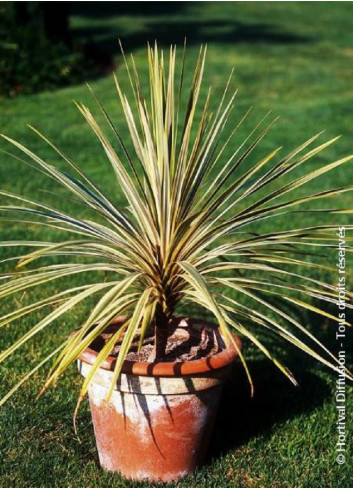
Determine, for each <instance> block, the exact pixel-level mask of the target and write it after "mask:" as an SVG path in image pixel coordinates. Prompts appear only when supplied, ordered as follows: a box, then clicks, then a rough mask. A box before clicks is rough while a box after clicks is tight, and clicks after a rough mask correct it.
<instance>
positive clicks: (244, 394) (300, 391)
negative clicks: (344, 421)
mask: <svg viewBox="0 0 353 489" xmlns="http://www.w3.org/2000/svg"><path fill="white" fill-rule="evenodd" d="M249 368H250V371H251V374H252V377H253V381H254V385H255V394H254V397H253V398H251V397H250V392H249V384H248V382H247V379H246V378H245V375H244V373H243V372H242V371H241V370H242V366H241V365H240V364H236V365H235V367H234V369H233V372H232V375H231V377H230V378H229V380H228V381H227V382H226V385H225V387H224V390H223V394H222V398H221V403H220V407H219V411H218V414H217V418H216V422H215V428H214V433H213V437H212V439H211V443H210V452H209V456H208V459H207V461H206V464H210V463H211V461H212V459H214V458H218V457H219V456H221V455H223V454H225V453H227V452H228V451H230V450H234V449H236V448H238V447H240V446H241V445H243V444H245V443H247V442H248V441H249V440H250V439H252V438H253V437H255V436H257V435H262V436H268V437H269V436H271V434H272V430H273V427H274V426H275V425H276V424H278V423H281V422H284V421H286V420H288V419H291V418H294V417H296V416H297V415H300V414H302V413H307V412H310V411H312V410H313V409H315V408H316V407H318V406H320V405H322V404H323V402H324V400H325V399H326V398H327V397H328V396H329V395H330V389H329V387H328V385H327V383H326V382H325V381H324V380H322V379H321V378H320V377H318V376H316V375H314V374H312V373H309V372H307V371H305V370H304V369H302V368H300V371H297V372H295V373H296V378H297V380H298V382H299V386H298V387H295V386H294V385H292V384H291V383H290V381H289V380H288V379H287V378H286V377H285V376H284V375H283V374H282V373H281V372H280V371H279V370H278V369H277V368H276V367H274V366H273V365H272V364H271V362H270V361H267V360H263V361H256V362H253V363H252V364H251V363H250V365H249ZM297 370H299V369H297Z"/></svg>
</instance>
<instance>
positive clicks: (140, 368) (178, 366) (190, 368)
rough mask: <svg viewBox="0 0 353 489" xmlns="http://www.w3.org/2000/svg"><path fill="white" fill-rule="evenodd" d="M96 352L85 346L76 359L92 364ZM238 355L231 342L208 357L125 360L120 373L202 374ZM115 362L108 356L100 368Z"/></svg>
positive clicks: (213, 325)
mask: <svg viewBox="0 0 353 489" xmlns="http://www.w3.org/2000/svg"><path fill="white" fill-rule="evenodd" d="M121 319H122V318H121V317H118V318H116V319H115V320H114V321H112V323H111V324H116V323H118V322H120V321H121ZM177 319H178V320H180V321H181V320H186V321H190V322H191V321H192V322H195V323H198V324H203V325H205V326H208V327H211V328H214V329H217V330H218V331H219V327H218V326H216V325H215V324H213V323H209V322H207V321H204V320H199V319H192V318H184V317H180V316H178V317H177ZM232 336H233V338H234V340H235V343H236V345H237V347H238V349H240V348H241V345H242V342H241V340H240V338H239V337H238V336H237V335H235V334H234V335H232ZM97 355H98V353H97V352H96V351H95V350H93V349H92V348H86V349H85V350H84V351H83V352H82V353H81V355H80V356H79V357H78V359H79V360H80V361H82V362H85V363H88V364H89V365H93V363H94V362H95V360H96V358H97ZM238 356H239V354H238V351H237V349H236V347H235V346H234V345H233V344H232V343H230V342H229V343H228V345H227V346H226V347H225V348H224V349H223V350H222V351H220V352H219V353H216V354H215V355H212V356H211V357H208V358H200V359H197V360H187V361H182V362H154V363H151V362H138V361H131V360H125V361H124V363H123V366H122V370H121V371H122V373H124V374H133V375H140V376H152V377H177V376H184V375H193V374H202V373H206V372H211V371H214V370H219V369H222V368H224V367H227V366H228V365H230V364H231V363H233V362H234V360H235V359H236V358H237V357H238ZM115 363H116V357H113V356H108V357H107V358H106V359H105V360H104V362H103V363H102V364H101V366H100V368H102V369H103V370H110V371H112V370H114V367H115Z"/></svg>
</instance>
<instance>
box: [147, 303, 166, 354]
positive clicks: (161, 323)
mask: <svg viewBox="0 0 353 489" xmlns="http://www.w3.org/2000/svg"><path fill="white" fill-rule="evenodd" d="M168 322H169V314H168V313H166V311H165V310H164V309H163V306H162V305H158V306H157V308H156V316H155V327H154V348H153V353H152V354H151V356H150V358H149V361H156V360H163V359H164V357H165V354H166V348H167V342H168V336H169V328H168Z"/></svg>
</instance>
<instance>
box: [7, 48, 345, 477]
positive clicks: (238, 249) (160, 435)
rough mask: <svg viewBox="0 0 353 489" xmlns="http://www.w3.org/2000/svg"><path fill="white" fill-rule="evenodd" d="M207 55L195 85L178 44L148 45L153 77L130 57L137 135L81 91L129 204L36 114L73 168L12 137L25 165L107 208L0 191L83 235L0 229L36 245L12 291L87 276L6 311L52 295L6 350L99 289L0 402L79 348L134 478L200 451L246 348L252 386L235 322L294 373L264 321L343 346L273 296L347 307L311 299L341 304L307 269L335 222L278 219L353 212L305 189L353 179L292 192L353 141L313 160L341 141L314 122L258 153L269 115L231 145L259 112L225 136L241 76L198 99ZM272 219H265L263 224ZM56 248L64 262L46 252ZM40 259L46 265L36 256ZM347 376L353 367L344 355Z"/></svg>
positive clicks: (12, 280)
mask: <svg viewBox="0 0 353 489" xmlns="http://www.w3.org/2000/svg"><path fill="white" fill-rule="evenodd" d="M205 54H206V49H204V48H201V50H200V53H199V57H198V60H197V63H196V67H195V69H194V74H193V78H192V83H191V87H190V89H189V90H188V91H189V95H188V99H187V100H186V99H185V98H184V95H183V94H184V84H185V82H184V72H185V63H184V60H185V49H184V53H183V56H182V58H181V68H180V70H179V71H178V74H177V70H176V49H175V47H171V48H170V52H169V56H168V59H167V61H166V57H165V56H164V55H163V52H160V51H159V50H158V48H157V45H156V46H154V47H148V49H147V57H148V70H149V85H148V86H147V87H146V86H145V84H143V83H142V81H141V80H140V79H139V75H138V70H137V68H136V65H135V62H134V59H133V58H132V59H131V64H130V65H129V63H128V62H127V61H126V60H125V65H126V69H127V73H128V78H129V80H130V84H131V87H130V88H131V92H132V101H131V100H130V98H129V97H128V96H127V95H126V94H125V92H124V91H123V89H122V88H121V86H120V82H119V80H118V79H117V78H116V77H115V85H116V90H117V95H118V99H119V100H120V104H121V107H122V114H123V115H124V117H125V120H126V125H127V129H128V130H127V131H126V134H120V133H119V132H118V130H117V129H116V127H115V125H114V121H113V120H112V119H111V118H110V116H109V115H108V114H107V112H106V111H105V109H104V108H103V106H102V105H101V104H100V102H99V101H98V100H97V103H98V106H99V108H100V110H101V112H102V116H103V117H104V119H105V121H106V123H107V126H108V127H109V129H110V130H111V131H112V135H113V137H114V141H115V143H114V144H113V143H112V142H111V141H110V139H109V138H108V137H107V135H106V134H105V132H104V131H103V129H102V125H101V124H99V123H98V122H97V120H96V118H95V117H94V116H93V115H92V113H91V111H90V110H89V109H88V108H87V107H86V106H84V105H82V104H77V106H78V108H79V110H80V111H81V113H82V115H83V116H84V118H85V119H86V121H87V122H88V124H89V126H90V127H91V129H92V130H93V132H94V133H95V135H96V136H97V138H98V140H99V141H100V143H101V145H102V147H103V150H104V152H105V154H106V156H107V158H108V159H109V161H110V163H111V165H112V167H113V170H114V173H115V176H116V179H117V189H118V192H120V193H122V194H123V195H124V198H125V199H126V202H127V204H128V207H127V208H126V207H122V206H118V205H117V204H116V203H114V201H113V198H112V197H111V196H109V195H107V194H105V193H104V192H103V191H102V190H101V189H100V188H99V187H98V185H97V184H96V183H94V182H93V181H92V180H91V179H90V178H88V176H87V175H85V173H84V172H83V170H82V169H80V168H79V167H77V166H76V165H75V163H74V162H73V161H71V159H70V158H69V157H68V156H66V155H65V154H64V153H63V151H62V150H61V149H59V148H58V147H56V146H55V145H54V144H53V143H51V142H50V141H49V140H47V139H46V137H45V136H43V135H42V134H41V133H39V132H38V131H37V130H36V129H33V128H32V129H33V130H34V131H35V132H36V133H37V134H38V135H39V136H40V137H42V138H43V140H44V141H45V142H46V143H48V144H49V145H50V146H51V147H52V148H53V150H55V151H56V152H57V153H58V154H59V155H60V156H61V157H62V158H63V160H64V161H65V163H66V165H67V171H62V170H59V169H58V168H56V167H54V166H52V165H50V164H49V163H47V162H46V161H44V160H43V159H41V158H40V157H39V156H37V155H36V154H34V153H33V152H32V151H30V150H29V149H27V148H26V147H24V146H23V145H21V144H20V143H19V142H16V141H14V140H12V139H11V138H9V137H8V136H4V138H5V139H6V140H7V141H9V142H10V143H12V145H14V146H15V147H16V148H17V149H18V150H20V152H22V153H23V154H24V155H25V158H26V160H25V161H26V162H27V163H28V164H30V165H32V166H34V167H35V168H37V169H39V170H40V171H41V172H44V173H45V174H46V175H48V176H49V177H51V178H52V179H53V180H54V181H56V182H57V183H58V184H59V185H61V186H63V187H64V188H65V189H66V190H68V191H69V192H70V193H71V194H73V196H74V197H75V199H76V200H78V201H79V202H80V203H81V204H83V205H84V206H86V207H87V208H88V209H89V210H90V211H92V212H93V214H95V216H96V218H95V220H93V219H88V218H78V217H77V216H76V215H74V214H69V213H67V212H64V211H62V210H58V209H57V208H54V207H52V206H51V205H49V204H45V203H42V202H37V201H35V200H32V199H28V198H25V197H20V196H17V195H14V194H11V193H10V192H6V191H2V192H1V195H2V197H3V198H5V199H10V200H11V203H9V204H8V203H6V204H3V205H1V212H10V213H13V214H15V215H16V218H17V219H19V220H21V219H22V220H23V221H24V222H27V220H28V215H30V216H31V222H35V223H36V224H39V225H42V226H49V227H51V228H54V229H56V230H59V231H64V232H69V233H71V234H72V237H71V239H65V240H60V239H59V240H58V241H55V242H47V241H43V242H42V241H39V242H38V241H36V242H33V241H22V240H21V241H13V242H3V243H2V245H4V246H13V247H16V246H21V247H22V246H24V247H26V246H28V247H29V248H32V249H34V251H33V250H32V251H30V252H29V253H25V254H23V255H21V256H20V257H16V260H17V265H16V269H15V271H14V272H13V273H6V274H4V276H3V277H2V278H3V279H4V280H3V283H2V285H1V286H0V298H1V299H3V298H5V297H7V296H10V295H12V294H18V293H23V292H25V291H28V290H30V289H31V288H32V287H36V286H38V287H43V290H44V286H45V284H47V283H49V282H51V281H60V284H61V283H65V282H64V281H63V279H65V278H66V277H71V276H73V275H75V274H82V273H86V274H89V277H90V279H89V280H88V281H87V283H85V284H84V285H80V286H75V287H72V285H71V286H68V288H66V289H64V290H62V291H60V292H55V293H53V294H52V295H50V296H49V297H45V296H44V292H43V298H42V299H41V300H40V301H36V302H32V303H29V304H27V305H25V306H21V307H19V308H18V309H15V310H13V311H12V312H10V313H8V314H5V315H4V316H3V317H2V319H1V321H0V325H1V326H3V325H6V324H9V323H12V322H13V321H15V320H18V319H20V318H22V317H24V316H25V315H27V314H30V313H32V312H34V311H40V310H42V309H43V310H45V308H47V307H48V306H49V307H51V312H50V313H49V314H47V315H45V316H44V318H43V319H41V320H40V321H39V322H38V323H37V324H36V325H35V326H34V327H32V328H31V329H30V330H29V331H27V332H26V333H25V334H24V335H23V336H22V337H21V338H19V339H17V340H16V341H15V343H13V344H12V345H11V346H10V347H9V348H7V349H6V350H5V351H3V352H2V353H1V355H0V361H1V362H3V361H4V360H5V359H6V358H8V357H9V356H10V355H11V354H13V353H15V352H16V351H18V350H19V349H20V348H22V347H23V346H24V345H25V343H26V342H27V341H28V340H30V339H31V338H33V337H34V336H35V335H36V334H37V333H39V332H40V331H42V330H43V329H44V328H45V327H47V326H48V325H49V324H51V323H52V322H53V321H56V320H58V319H59V318H60V317H61V316H62V315H63V314H67V313H70V311H72V309H73V308H74V307H76V306H78V305H79V304H81V303H82V302H83V301H85V300H87V299H92V298H94V300H95V302H94V305H93V306H92V308H91V310H90V313H89V314H88V315H87V318H86V320H85V321H84V322H83V323H82V324H73V325H72V328H73V331H72V334H70V335H69V336H68V337H67V338H66V340H65V341H64V342H63V343H62V344H60V345H58V347H57V348H56V349H55V351H53V352H52V353H51V354H50V355H48V356H47V357H46V358H44V359H42V360H41V361H40V363H39V364H38V365H37V366H36V367H35V368H34V369H32V370H31V371H29V372H28V374H27V375H26V376H25V377H24V378H23V379H22V380H21V381H20V382H19V383H18V384H17V385H15V386H14V387H13V388H12V389H11V391H10V392H8V393H7V394H6V395H5V397H4V398H3V399H2V401H1V403H3V402H5V401H6V400H7V399H8V398H9V396H10V395H12V394H13V393H14V392H15V391H16V390H17V389H18V388H20V386H21V385H22V384H23V382H24V381H26V380H27V379H28V378H29V377H30V376H31V375H32V374H33V373H34V372H36V371H37V370H38V368H40V367H42V366H44V365H45V364H47V363H48V362H52V365H51V368H50V370H49V373H48V377H47V380H46V382H45V385H44V386H43V388H42V390H41V392H40V395H41V394H42V393H43V392H44V391H45V390H46V389H47V388H48V387H50V386H52V385H54V384H55V383H56V382H57V380H58V378H59V377H60V376H61V375H62V374H63V373H64V371H65V370H66V369H67V367H68V366H69V365H70V364H72V363H73V362H76V361H77V362H78V366H79V370H80V372H81V373H82V375H83V376H84V381H83V385H82V389H81V392H80V395H79V400H78V403H77V409H78V406H79V405H80V402H81V400H82V399H83V397H84V396H85V395H86V393H87V392H88V393H89V399H90V405H91V410H92V416H93V422H94V429H95V434H96V441H97V446H98V451H99V456H100V463H101V465H102V466H103V467H105V468H106V469H109V470H118V471H120V472H121V473H122V474H123V475H125V476H127V477H130V478H134V479H148V480H154V481H155V480H161V481H170V480H175V479H178V478H180V477H181V476H183V475H184V474H186V473H188V472H190V471H192V470H193V469H194V467H195V466H196V465H197V464H198V463H200V462H201V461H202V457H203V456H204V453H205V450H206V447H207V440H208V438H209V435H210V429H211V427H212V420H213V419H214V415H215V412H216V409H217V403H218V400H219V394H220V390H221V387H222V382H223V380H224V378H225V376H226V375H227V373H228V371H229V368H230V366H231V364H232V362H233V361H234V360H235V358H236V357H239V359H240V361H241V362H242V364H243V366H244V368H245V372H246V375H247V376H248V379H249V383H250V387H251V391H252V390H253V384H252V380H251V373H250V372H249V369H248V367H247V364H246V359H245V357H244V355H243V354H242V351H241V340H240V339H239V337H240V338H243V339H246V340H250V341H251V342H253V343H254V344H255V345H256V346H257V347H258V348H259V349H260V350H261V351H262V353H263V354H264V355H265V356H267V357H268V358H269V359H271V360H272V361H273V362H274V363H275V364H276V365H277V366H278V367H279V368H280V369H281V370H282V372H283V373H284V374H285V375H286V376H287V377H288V378H289V379H290V380H291V381H292V382H293V383H295V379H294V377H293V375H292V373H291V372H290V371H289V370H288V369H287V368H286V367H285V366H284V365H282V363H281V362H280V361H279V360H278V359H277V358H275V357H274V356H273V355H272V354H271V352H270V351H269V349H268V348H267V347H266V346H265V344H263V342H262V341H261V340H260V339H259V337H258V334H257V332H258V331H259V330H260V331H261V330H264V331H268V332H269V333H271V334H272V333H274V334H276V335H278V336H279V337H280V338H282V339H284V340H287V341H288V342H289V343H291V344H293V345H295V346H297V347H298V348H300V349H302V350H303V351H304V352H306V353H307V354H309V355H311V356H312V357H314V358H315V359H317V360H318V361H320V362H322V363H323V364H325V365H327V366H328V367H330V368H331V369H333V370H337V371H339V365H340V364H339V361H338V359H337V358H335V356H334V355H333V354H332V353H331V352H330V351H329V350H328V349H327V348H326V347H325V346H324V345H323V344H321V343H320V341H319V340H318V339H317V338H316V337H315V336H313V334H312V333H311V332H310V330H309V329H307V328H306V327H305V326H303V325H302V324H301V323H300V322H299V321H298V320H297V319H295V318H294V317H292V316H291V315H290V314H288V312H286V309H285V307H281V306H278V305H274V303H273V301H271V297H275V298H277V299H279V300H280V301H281V303H282V304H288V303H291V304H295V305H296V306H300V307H302V308H304V309H307V310H310V311H315V312H316V313H318V314H321V315H324V316H326V317H328V318H330V319H332V320H338V319H337V318H335V317H334V316H333V315H331V314H330V313H329V312H325V309H321V307H320V306H318V305H316V303H315V305H314V304H313V303H312V301H313V299H315V300H316V301H319V302H323V303H327V304H338V298H337V294H336V289H335V286H333V285H330V284H328V283H325V282H323V281H322V280H318V279H315V278H313V277H312V275H311V274H310V270H311V268H312V266H313V264H312V263H311V261H310V259H311V253H310V252H309V251H308V249H307V248H308V246H309V245H310V249H312V247H315V246H325V247H328V248H330V247H334V246H335V240H336V239H337V237H336V236H335V233H336V231H337V229H336V228H337V226H336V225H329V224H325V225H324V224H320V223H316V225H314V226H310V227H303V228H301V229H291V228H290V227H289V228H288V226H284V229H283V226H282V228H281V223H283V220H284V219H285V220H286V222H288V223H289V224H290V221H289V219H290V216H291V214H292V213H294V212H305V213H310V212H313V213H315V216H319V215H320V213H325V214H326V215H328V214H335V213H345V212H351V210H350V209H339V208H325V209H321V208H313V209H310V208H308V207H305V208H303V207H302V206H301V204H307V203H309V202H313V201H316V200H318V199H322V200H325V199H327V198H331V197H335V196H338V195H340V194H342V193H343V192H348V191H351V190H352V188H353V186H352V185H347V186H344V187H340V188H334V189H332V190H323V191H322V192H319V193H314V194H313V193H310V190H309V191H306V192H304V193H301V194H300V196H298V195H297V196H296V197H295V196H293V192H295V191H296V190H297V189H299V188H301V187H302V186H304V185H307V184H310V182H311V181H312V180H313V179H315V178H317V177H319V176H321V175H323V174H326V173H328V172H329V171H331V170H334V169H335V168H336V167H338V166H340V165H343V164H345V163H347V162H349V161H350V160H351V159H352V156H348V157H344V158H341V159H339V160H338V161H335V162H333V163H331V164H327V165H323V166H321V167H320V168H317V169H315V170H308V163H306V162H307V160H309V158H313V157H314V156H316V155H317V154H318V153H320V152H321V151H323V150H324V149H325V148H327V147H328V146H330V145H331V144H332V143H333V142H334V141H335V140H336V138H335V139H331V140H330V141H327V142H324V143H321V144H319V145H316V146H315V145H314V143H315V141H316V140H317V138H318V137H319V135H316V136H314V137H312V138H310V139H308V140H307V141H305V142H304V143H302V144H301V145H300V146H298V147H297V148H296V149H294V150H292V151H291V152H290V153H288V154H286V155H284V156H282V157H281V158H278V156H277V154H278V152H279V149H275V150H273V151H271V152H270V153H269V154H267V155H265V156H263V157H261V158H260V160H259V161H256V162H255V163H254V162H253V161H251V158H252V157H253V154H254V153H253V151H254V149H255V148H257V146H258V145H259V143H260V142H261V141H262V139H263V138H264V137H265V136H266V134H267V133H268V131H269V129H270V127H271V125H272V123H270V124H268V125H266V126H265V127H263V126H264V124H265V121H264V120H263V121H261V122H260V123H259V124H258V125H257V126H256V128H255V129H254V130H253V131H252V132H251V133H250V134H249V135H248V136H247V137H246V138H245V139H244V140H243V141H242V142H241V143H240V144H237V145H235V144H234V143H233V136H234V134H235V133H236V132H237V130H238V128H239V127H240V125H241V124H242V122H243V121H244V120H245V118H246V117H247V115H248V113H247V114H245V115H244V116H243V117H242V118H241V120H240V122H238V123H237V125H236V126H235V128H234V129H232V130H231V131H230V133H229V132H228V135H227V137H225V136H224V134H226V133H225V128H226V127H228V125H227V122H228V120H229V118H230V115H231V112H232V109H233V104H234V99H235V95H236V93H231V94H230V95H229V92H230V87H231V78H230V79H229V80H228V82H227V83H226V87H225V90H224V93H223V96H222V97H221V100H220V102H219V105H218V106H217V108H216V110H215V112H214V114H213V115H211V113H210V101H211V92H210V91H209V92H208V93H207V95H206V97H204V100H203V102H202V106H201V109H200V111H199V112H198V111H197V109H198V106H199V105H200V104H201V101H200V100H201V99H202V98H203V97H202V96H201V95H200V94H201V87H202V78H203V72H204V66H205ZM124 59H125V57H124ZM185 102H186V104H185ZM184 105H185V108H183V107H184ZM128 134H129V137H130V139H131V144H130V143H128V142H127V138H128ZM115 145H117V146H118V148H116V147H115ZM129 145H130V146H131V147H130V146H129ZM16 157H17V158H18V156H16ZM22 158H23V157H22ZM22 158H20V159H22ZM304 163H305V165H304ZM298 169H300V170H301V171H302V173H301V175H300V176H299V177H298V176H296V177H294V176H293V173H292V172H293V171H294V170H298ZM274 185H275V187H274ZM306 188H307V187H306ZM287 194H288V195H287ZM21 216H24V217H21ZM263 220H266V223H267V231H266V232H265V233H264V232H261V230H260V228H259V224H261V222H262V221H263ZM351 228H352V226H347V227H346V229H351ZM301 244H303V245H304V246H301ZM53 257H54V258H56V259H57V262H56V263H54V264H52V263H46V264H43V263H42V260H43V259H47V260H49V261H50V259H52V258H53ZM38 260H40V263H39V264H38V265H37V266H35V267H33V266H30V265H32V263H33V262H36V261H38ZM298 267H299V268H298ZM320 267H322V268H323V269H325V268H329V267H327V265H319V264H315V268H316V269H317V270H319V269H320ZM298 270H299V271H298ZM347 294H348V296H349V297H352V294H350V293H347ZM191 305H193V306H195V305H196V306H197V307H198V308H199V309H200V310H203V311H205V312H207V313H208V314H211V315H212V316H213V317H214V319H215V325H213V324H211V323H209V322H206V321H205V320H203V319H198V318H194V317H190V316H191V314H186V315H185V311H186V312H188V311H190V307H191ZM347 307H349V306H348V305H347ZM197 314H199V313H197ZM305 338H306V339H307V340H308V341H305ZM312 345H314V346H312ZM38 348H39V347H38ZM345 375H346V376H347V377H349V378H352V375H351V373H350V372H349V371H348V370H346V371H345ZM77 409H76V412H77ZM75 414H76V413H75Z"/></svg>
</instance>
